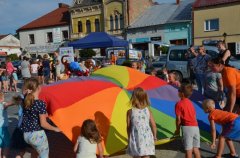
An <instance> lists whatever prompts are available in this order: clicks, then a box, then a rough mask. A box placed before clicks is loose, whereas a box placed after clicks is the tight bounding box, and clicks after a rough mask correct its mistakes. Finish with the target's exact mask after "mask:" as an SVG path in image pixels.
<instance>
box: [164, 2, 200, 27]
mask: <svg viewBox="0 0 240 158" xmlns="http://www.w3.org/2000/svg"><path fill="white" fill-rule="evenodd" d="M194 2H195V0H185V1H181V2H180V4H179V5H178V7H177V9H176V11H175V12H174V13H173V14H172V16H171V17H170V18H169V19H168V23H173V22H180V21H190V20H192V5H193V3H194Z"/></svg>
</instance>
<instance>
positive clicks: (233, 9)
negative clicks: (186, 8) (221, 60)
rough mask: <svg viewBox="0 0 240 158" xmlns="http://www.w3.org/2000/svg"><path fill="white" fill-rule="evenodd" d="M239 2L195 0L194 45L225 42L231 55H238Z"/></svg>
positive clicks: (230, 0) (239, 46)
mask: <svg viewBox="0 0 240 158" xmlns="http://www.w3.org/2000/svg"><path fill="white" fill-rule="evenodd" d="M239 26H240V1H239V0H227V1H226V0H225V1H224V0H213V1H204V0H197V1H196V2H195V4H194V28H193V29H194V30H193V31H194V44H195V45H201V44H214V43H216V42H217V41H218V40H222V41H225V43H226V44H227V46H228V48H229V49H230V50H231V52H232V54H233V55H234V54H240V27H239Z"/></svg>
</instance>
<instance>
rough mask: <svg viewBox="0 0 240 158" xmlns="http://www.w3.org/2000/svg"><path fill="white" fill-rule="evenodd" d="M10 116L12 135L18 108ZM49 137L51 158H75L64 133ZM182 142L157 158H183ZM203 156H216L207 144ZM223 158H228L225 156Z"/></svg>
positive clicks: (158, 150) (163, 150)
mask: <svg viewBox="0 0 240 158" xmlns="http://www.w3.org/2000/svg"><path fill="white" fill-rule="evenodd" d="M13 95H16V94H15V93H14V94H12V93H11V94H7V95H6V100H10V99H11V97H12V96H13ZM8 114H9V122H10V123H9V130H10V132H11V133H12V132H13V130H14V129H15V127H16V125H17V107H15V106H13V107H10V108H9V109H8ZM46 133H47V136H48V139H49V146H50V158H74V157H75V156H74V153H73V151H72V149H73V145H72V143H71V142H70V141H69V140H68V139H67V138H66V137H65V136H64V135H63V134H62V133H54V132H50V131H47V132H46ZM235 144H236V150H237V152H238V154H239V155H240V145H239V143H235ZM182 149H183V147H182V142H181V140H180V139H178V140H176V141H173V142H171V143H168V144H164V145H161V146H157V147H156V156H155V157H156V158H183V157H184V151H183V150H182ZM200 150H201V154H202V157H211V156H214V154H215V152H216V151H214V150H211V149H210V148H209V145H208V144H206V143H201V148H200ZM15 153H16V151H15V150H13V149H11V150H10V158H14V157H15V156H14V155H15ZM226 153H229V150H228V149H227V148H226V149H225V154H226ZM112 157H113V158H130V156H128V155H126V154H125V152H124V151H123V152H120V153H119V154H118V155H115V156H112ZM223 157H227V156H226V155H224V156H223ZM24 158H30V153H29V152H27V153H26V154H25V155H24Z"/></svg>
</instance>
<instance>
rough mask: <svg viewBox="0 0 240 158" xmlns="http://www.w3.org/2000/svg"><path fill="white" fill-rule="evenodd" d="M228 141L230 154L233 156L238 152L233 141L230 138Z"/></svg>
mask: <svg viewBox="0 0 240 158" xmlns="http://www.w3.org/2000/svg"><path fill="white" fill-rule="evenodd" d="M226 143H227V146H228V148H229V150H230V154H231V155H232V156H235V155H237V153H236V151H235V147H234V144H233V141H231V140H230V139H226Z"/></svg>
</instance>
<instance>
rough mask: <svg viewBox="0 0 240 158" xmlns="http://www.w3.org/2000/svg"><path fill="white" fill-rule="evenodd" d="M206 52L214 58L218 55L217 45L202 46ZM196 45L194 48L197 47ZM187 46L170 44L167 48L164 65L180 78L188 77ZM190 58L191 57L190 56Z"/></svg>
mask: <svg viewBox="0 0 240 158" xmlns="http://www.w3.org/2000/svg"><path fill="white" fill-rule="evenodd" d="M204 47H205V50H206V53H207V54H209V55H210V56H211V57H212V58H215V57H217V56H218V53H219V51H218V49H217V47H213V46H204ZM197 48H198V47H196V48H195V49H197ZM188 49H189V46H186V45H183V46H170V47H169V50H168V56H167V63H166V67H167V69H168V70H169V71H175V72H176V73H177V74H178V75H179V78H180V80H181V79H183V78H189V77H190V70H189V67H188V60H189V58H188V57H187V53H188ZM190 58H193V56H192V57H190Z"/></svg>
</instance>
